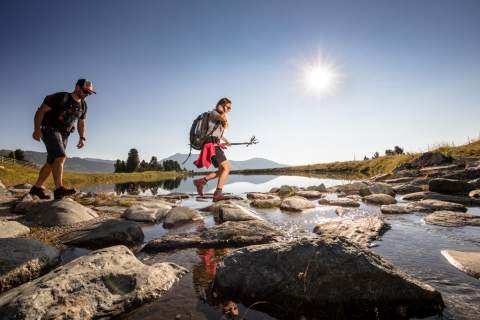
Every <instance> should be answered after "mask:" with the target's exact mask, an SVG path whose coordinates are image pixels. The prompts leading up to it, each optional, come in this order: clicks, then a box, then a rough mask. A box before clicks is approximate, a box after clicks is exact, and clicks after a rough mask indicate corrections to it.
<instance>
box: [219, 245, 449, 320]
mask: <svg viewBox="0 0 480 320" xmlns="http://www.w3.org/2000/svg"><path fill="white" fill-rule="evenodd" d="M215 290H216V291H217V293H218V294H219V295H220V296H222V297H223V298H226V299H228V298H236V299H240V300H241V302H242V303H243V304H245V305H249V304H250V303H255V302H258V301H264V302H266V303H267V304H266V305H278V306H281V308H279V309H277V310H278V311H277V312H278V314H279V315H281V316H282V318H286V319H293V318H296V317H298V315H299V314H301V315H304V316H306V317H307V318H309V317H310V316H311V317H312V318H316V319H320V318H321V319H336V318H338V317H339V312H340V314H341V315H342V318H356V319H377V318H380V319H399V318H401V319H404V318H411V317H426V316H433V315H437V314H440V313H441V312H442V310H443V307H444V304H443V301H442V297H441V295H440V293H439V292H438V291H436V290H435V289H433V288H432V287H431V286H430V285H428V284H425V283H423V282H421V281H419V280H417V279H415V278H413V277H411V276H409V275H407V274H405V273H403V272H402V271H400V270H398V269H396V268H395V267H394V266H392V265H391V264H389V263H388V262H387V261H385V260H383V259H382V258H381V257H379V256H377V255H376V254H374V253H372V252H370V251H368V250H363V249H361V247H359V246H357V245H355V244H353V243H351V242H349V241H347V240H344V239H340V238H339V239H333V238H330V237H308V238H302V239H298V240H294V241H291V242H281V243H271V244H265V245H256V246H250V247H245V248H242V249H239V250H235V251H233V252H232V253H230V254H228V255H227V256H226V257H225V258H224V259H223V262H222V263H221V264H220V265H219V267H218V268H217V273H216V276H215ZM259 307H261V306H260V305H259ZM272 312H275V309H274V310H273V311H272Z"/></svg>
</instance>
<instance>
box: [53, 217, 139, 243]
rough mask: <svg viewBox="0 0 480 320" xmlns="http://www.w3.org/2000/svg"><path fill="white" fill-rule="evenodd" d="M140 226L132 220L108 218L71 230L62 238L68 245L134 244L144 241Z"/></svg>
mask: <svg viewBox="0 0 480 320" xmlns="http://www.w3.org/2000/svg"><path fill="white" fill-rule="evenodd" d="M143 237H144V236H143V231H142V228H140V226H139V225H138V224H137V223H135V222H131V221H124V220H106V221H102V222H99V223H95V224H93V225H91V226H88V227H83V228H80V229H76V230H73V231H70V232H69V233H67V234H65V235H63V236H62V237H61V238H60V240H61V241H62V242H63V243H65V244H68V245H74V246H79V247H84V248H89V249H99V248H105V247H109V246H115V245H119V244H123V245H128V246H132V245H135V244H139V243H141V242H142V241H143Z"/></svg>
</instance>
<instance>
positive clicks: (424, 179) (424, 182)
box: [410, 177, 432, 186]
mask: <svg viewBox="0 0 480 320" xmlns="http://www.w3.org/2000/svg"><path fill="white" fill-rule="evenodd" d="M430 180H432V178H428V177H422V178H416V179H415V180H412V182H410V184H411V185H414V186H424V185H428V183H429V182H430Z"/></svg>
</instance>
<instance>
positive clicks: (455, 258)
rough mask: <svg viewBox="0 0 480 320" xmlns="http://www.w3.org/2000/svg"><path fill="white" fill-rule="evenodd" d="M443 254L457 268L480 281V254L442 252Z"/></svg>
mask: <svg viewBox="0 0 480 320" xmlns="http://www.w3.org/2000/svg"><path fill="white" fill-rule="evenodd" d="M441 253H442V255H443V256H444V257H445V258H446V259H447V260H448V262H450V263H451V264H452V265H453V266H455V268H457V269H459V270H461V271H463V272H465V273H467V274H469V275H471V276H472V277H475V278H477V279H480V252H478V251H473V252H472V251H456V250H442V251H441Z"/></svg>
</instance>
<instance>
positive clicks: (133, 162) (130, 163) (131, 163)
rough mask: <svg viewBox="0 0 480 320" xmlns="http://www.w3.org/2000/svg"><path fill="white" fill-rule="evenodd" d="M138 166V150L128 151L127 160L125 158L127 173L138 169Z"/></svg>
mask: <svg viewBox="0 0 480 320" xmlns="http://www.w3.org/2000/svg"><path fill="white" fill-rule="evenodd" d="M139 165H140V157H139V155H138V150H137V149H135V148H132V149H130V151H129V152H128V158H127V168H126V169H127V170H126V171H127V172H134V171H135V170H137V169H138V166H139Z"/></svg>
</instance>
